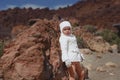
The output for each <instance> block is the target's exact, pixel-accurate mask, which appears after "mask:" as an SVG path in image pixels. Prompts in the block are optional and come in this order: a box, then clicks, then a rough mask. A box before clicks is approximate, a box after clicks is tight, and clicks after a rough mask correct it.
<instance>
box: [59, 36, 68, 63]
mask: <svg viewBox="0 0 120 80" xmlns="http://www.w3.org/2000/svg"><path fill="white" fill-rule="evenodd" d="M59 42H60V48H61V52H62V61H63V62H65V61H66V60H68V59H69V58H68V40H67V39H66V38H60V40H59Z"/></svg>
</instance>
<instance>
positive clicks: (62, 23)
mask: <svg viewBox="0 0 120 80" xmlns="http://www.w3.org/2000/svg"><path fill="white" fill-rule="evenodd" d="M59 26H60V31H61V33H62V30H63V28H64V27H70V28H72V26H71V24H70V22H69V21H63V22H61V23H60V25H59Z"/></svg>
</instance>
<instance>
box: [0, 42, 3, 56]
mask: <svg viewBox="0 0 120 80" xmlns="http://www.w3.org/2000/svg"><path fill="white" fill-rule="evenodd" d="M3 48H4V43H3V42H0V57H1V56H2V55H3Z"/></svg>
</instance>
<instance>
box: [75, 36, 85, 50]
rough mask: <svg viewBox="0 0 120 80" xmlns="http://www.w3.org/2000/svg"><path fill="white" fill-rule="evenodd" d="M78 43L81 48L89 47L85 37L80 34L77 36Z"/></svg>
mask: <svg viewBox="0 0 120 80" xmlns="http://www.w3.org/2000/svg"><path fill="white" fill-rule="evenodd" d="M77 44H78V47H79V48H86V47H87V45H86V44H85V42H84V41H83V39H82V38H81V37H79V36H77Z"/></svg>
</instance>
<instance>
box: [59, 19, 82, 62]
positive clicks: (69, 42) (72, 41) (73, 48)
mask: <svg viewBox="0 0 120 80" xmlns="http://www.w3.org/2000/svg"><path fill="white" fill-rule="evenodd" d="M65 26H70V28H71V25H70V23H69V22H68V21H64V22H62V23H60V30H61V36H60V38H59V42H60V47H61V51H62V61H63V62H65V61H66V60H69V61H70V62H76V61H77V62H78V61H79V62H81V61H82V60H83V55H82V54H81V53H80V51H79V48H78V45H77V40H76V37H75V36H74V35H73V34H71V35H69V36H66V35H64V34H63V32H62V29H63V28H64V27H65Z"/></svg>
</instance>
